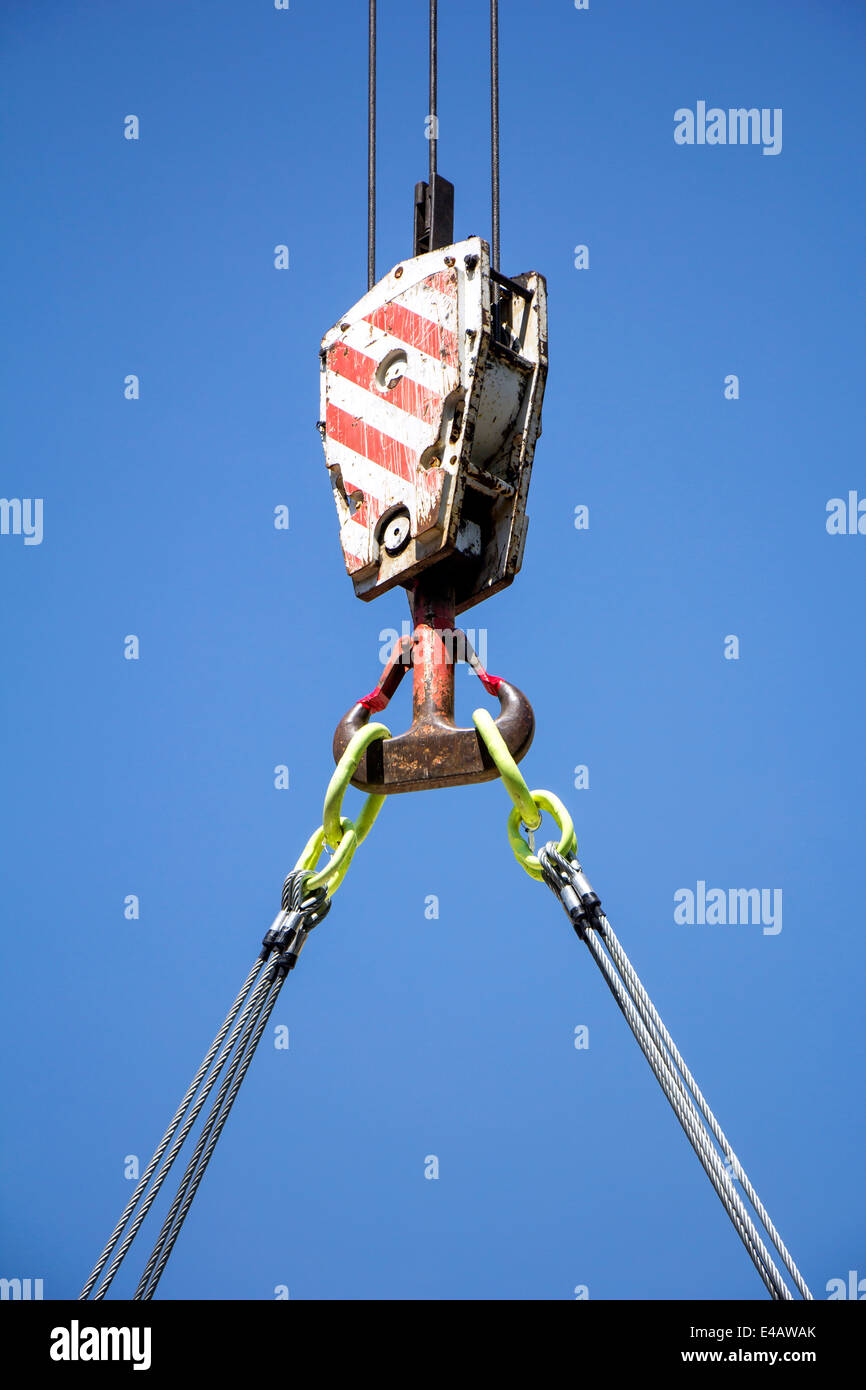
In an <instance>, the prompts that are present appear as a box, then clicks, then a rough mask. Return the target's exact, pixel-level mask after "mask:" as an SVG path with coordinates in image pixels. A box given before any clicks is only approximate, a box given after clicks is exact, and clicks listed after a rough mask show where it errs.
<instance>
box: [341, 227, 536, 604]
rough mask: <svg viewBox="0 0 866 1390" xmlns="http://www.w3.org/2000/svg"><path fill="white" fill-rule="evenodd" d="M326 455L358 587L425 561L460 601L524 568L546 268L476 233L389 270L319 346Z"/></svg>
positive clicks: (377, 587) (376, 589)
mask: <svg viewBox="0 0 866 1390" xmlns="http://www.w3.org/2000/svg"><path fill="white" fill-rule="evenodd" d="M320 355H321V419H320V422H319V428H320V430H321V433H322V437H323V441H324V446H325V461H326V464H327V467H328V471H329V474H330V478H331V485H332V488H333V492H334V500H335V502H336V506H337V514H338V517H339V522H340V542H341V545H342V548H343V554H344V557H345V561H346V570H347V572H348V574H349V575H350V577H351V579H352V582H353V584H354V587H355V593H356V594H357V596H358V597H359V598H362V599H372V598H376V597H377V596H378V595H379V594H382V593H385V592H386V590H388V589H390V588H392V587H393V586H394V585H395V584H402V585H406V586H409V585H410V584H411V581H413V580H414V579H415V578H416V576H418V575H419V574H420V573H421V572H422V571H424V570H427V569H429V568H430V567H431V566H432V565H439V566H441V567H442V568H441V570H440V571H438V572H437V573H439V574H441V579H442V582H443V583H447V584H448V586H449V587H451V588H453V591H454V597H455V611H456V612H458V613H459V612H461V611H463V610H464V609H466V608H469V607H471V606H472V605H473V604H475V603H479V602H480V601H481V600H482V599H484V598H487V597H489V595H490V594H493V593H496V592H497V590H499V589H502V588H504V587H505V586H506V585H508V584H510V583H511V581H512V579H513V578H514V576H515V574H516V573H517V571H518V570H519V568H520V564H521V560H522V558H523V547H524V542H525V539H526V529H527V524H528V518H527V516H526V498H527V493H528V490H529V479H530V473H531V469H532V459H533V454H534V450H535V441H536V439H537V438H538V436H539V434H540V433H541V402H542V396H543V392H544V381H545V376H546V372H547V296H546V285H545V281H544V277H543V276H541V275H538V274H537V273H536V272H534V271H531V272H529V273H528V274H525V275H519V276H517V277H516V278H515V279H513V280H509V279H507V278H506V277H505V276H503V275H499V274H498V272H496V271H495V270H492V269H491V266H490V252H489V249H488V246H487V243H486V242H485V241H483V240H482V239H481V238H480V237H470V238H468V239H467V240H466V241H460V242H456V243H455V244H453V245H450V246H445V247H442V248H440V249H438V250H434V251H430V252H427V253H426V254H424V255H420V256H416V257H414V258H412V259H410V260H406V261H403V262H401V264H400V265H398V266H395V268H394V269H393V270H392V271H391V272H390V273H389V274H388V275H386V276H385V277H384V278H383V279H382V280H380V281H379V283H378V284H377V285H375V286H374V287H373V289H372V290H370V291H369V292H368V293H367V294H366V295H365V296H364V298H363V299H361V300H359V302H358V303H357V304H356V305H355V306H354V307H353V308H352V309H349V310H348V311H347V313H345V314H344V315H343V316H342V317H341V319H340V320H339V322H338V323H337V324H335V326H334V327H333V328H332V329H331V330H330V331H329V332H328V333H326V334H325V337H324V338H323V340H322V346H321V354H320Z"/></svg>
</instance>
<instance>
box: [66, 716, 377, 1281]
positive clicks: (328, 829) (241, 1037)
mask: <svg viewBox="0 0 866 1390" xmlns="http://www.w3.org/2000/svg"><path fill="white" fill-rule="evenodd" d="M388 737H390V733H389V730H388V729H387V727H386V726H385V725H384V724H378V723H377V724H368V725H367V726H366V727H365V728H364V729H362V730H361V731H360V732H359V733H358V734H357V735H356V736H355V737H354V738H353V739H352V741H351V742H350V744H349V746H348V747H347V749H346V751H345V753H344V754H343V756H342V757H341V759H340V761H339V763H338V764H337V767H336V768H335V770H334V773H333V776H332V777H331V780H330V782H329V784H328V788H327V791H326V793H325V801H324V809H323V816H322V825H321V826H319V828H318V830H316V831H314V832H313V834H312V835H311V836H310V838H309V840H308V841H307V844H306V845H305V847H304V849H303V851H302V853H301V856H300V858H299V860H298V862H297V864H296V865H295V867H294V869H292V871H291V872H290V873H289V874H288V875H287V876H286V879H285V882H284V884H283V891H282V895H281V905H280V911H279V912H278V913H277V916H276V917H275V918H274V921H273V923H272V924H271V926H270V928H269V929H268V931H267V932H266V934H265V936H264V938H263V941H262V949H261V951H260V952H259V955H258V957H257V958H256V960H255V962H254V964H253V966H252V968H251V970H250V971H249V973H248V975H247V977H246V979H245V981H244V983H243V985H242V986H241V988H240V991H239V992H238V994H237V996H236V998H235V1001H234V1003H233V1004H232V1006H231V1008H230V1010H229V1012H228V1014H227V1016H226V1018H225V1020H224V1022H223V1024H222V1027H221V1028H220V1030H219V1032H218V1033H217V1035H216V1037H215V1038H214V1040H213V1042H212V1043H211V1045H210V1047H209V1048H208V1051H207V1053H206V1054H205V1057H204V1060H203V1061H202V1063H201V1065H200V1067H199V1069H198V1071H197V1072H196V1074H195V1076H194V1077H193V1080H192V1081H191V1083H190V1085H189V1087H188V1088H187V1090H186V1093H185V1095H184V1097H183V1100H182V1101H181V1103H180V1105H179V1107H178V1109H177V1111H176V1112H175V1115H174V1118H173V1119H172V1121H171V1124H170V1125H169V1127H168V1129H167V1130H166V1132H165V1134H164V1135H163V1137H162V1139H161V1140H160V1142H159V1144H158V1146H157V1148H156V1151H155V1152H154V1155H153V1157H152V1158H151V1160H150V1162H149V1163H148V1165H147V1168H146V1170H145V1172H144V1174H143V1175H142V1177H141V1179H140V1180H139V1182H138V1184H137V1185H136V1188H135V1191H134V1192H133V1194H132V1197H131V1198H130V1200H129V1202H128V1203H127V1205H126V1207H125V1208H124V1210H123V1213H122V1215H121V1217H120V1220H119V1221H118V1223H117V1225H116V1226H115V1228H114V1230H113V1231H112V1233H111V1235H110V1237H109V1239H108V1242H107V1244H106V1246H105V1248H104V1249H103V1251H102V1253H101V1255H100V1257H99V1259H98V1260H97V1262H96V1265H95V1266H94V1268H93V1271H92V1272H91V1274H90V1277H89V1279H88V1280H87V1283H86V1284H85V1286H84V1288H83V1289H82V1291H81V1294H80V1295H79V1299H80V1300H86V1299H89V1298H90V1297H91V1296H92V1297H93V1299H94V1301H100V1300H101V1299H103V1298H104V1297H105V1295H106V1293H107V1291H108V1289H109V1287H110V1285H111V1283H112V1281H113V1280H114V1277H115V1275H116V1274H117V1272H118V1270H119V1268H120V1266H121V1264H122V1262H123V1260H124V1259H125V1258H126V1256H127V1254H128V1252H129V1250H130V1247H131V1246H132V1243H133V1241H134V1240H135V1238H136V1236H137V1234H138V1232H139V1230H140V1229H141V1226H142V1224H143V1222H144V1220H145V1218H146V1217H147V1215H148V1212H149V1211H150V1209H151V1207H152V1206H153V1203H154V1201H155V1200H156V1197H157V1196H158V1194H159V1192H160V1190H161V1188H162V1186H163V1184H164V1182H165V1179H166V1178H167V1176H168V1174H169V1172H170V1171H171V1168H172V1167H173V1165H174V1162H175V1159H176V1158H177V1157H178V1155H179V1153H180V1151H181V1149H182V1148H183V1145H184V1143H185V1142H186V1140H187V1138H188V1137H189V1135H190V1133H191V1131H192V1128H193V1126H194V1125H195V1122H196V1120H197V1119H198V1117H199V1115H200V1114H201V1111H202V1109H203V1108H204V1105H205V1102H206V1101H207V1099H208V1097H209V1096H210V1094H211V1092H212V1090H213V1088H214V1086H215V1085H216V1083H217V1081H218V1080H219V1078H220V1076H221V1075H223V1073H224V1077H223V1081H222V1085H221V1086H220V1089H219V1091H218V1092H217V1095H216V1098H215V1099H214V1101H213V1103H212V1105H211V1108H210V1111H209V1112H208V1114H207V1116H206V1118H205V1120H204V1122H203V1124H202V1127H201V1130H200V1132H199V1136H198V1140H197V1142H196V1145H195V1148H194V1150H193V1154H192V1157H191V1158H190V1160H189V1162H188V1164H187V1167H186V1169H185V1171H184V1173H183V1176H182V1177H181V1179H180V1182H179V1185H178V1188H177V1190H176V1193H175V1197H174V1200H173V1202H172V1204H171V1207H170V1208H169V1211H168V1214H167V1216H166V1218H165V1220H164V1222H163V1224H162V1227H161V1229H160V1232H159V1235H158V1237H157V1239H156V1243H155V1245H154V1247H153V1250H152V1252H151V1254H150V1257H149V1259H148V1261H147V1263H146V1265H145V1268H144V1271H143V1273H142V1275H141V1278H140V1279H139V1282H138V1286H137V1288H136V1291H135V1293H134V1295H133V1298H134V1299H138V1300H149V1299H151V1298H152V1297H153V1294H154V1292H155V1290H156V1287H157V1285H158V1283H159V1281H160V1279H161V1277H162V1274H163V1271H164V1269H165V1267H166V1264H167V1262H168V1259H169V1256H170V1255H171V1252H172V1250H173V1249H174V1246H175V1242H176V1241H177V1238H178V1236H179V1235H180V1232H181V1229H182V1227H183V1224H184V1221H185V1220H186V1217H187V1214H188V1212H189V1209H190V1206H191V1204H192V1200H193V1198H194V1196H195V1194H196V1192H197V1191H198V1188H199V1186H200V1184H201V1182H202V1179H203V1178H204V1175H205V1172H206V1171H207V1167H208V1164H209V1163H210V1160H211V1158H212V1156H213V1152H214V1149H215V1147H216V1144H217V1141H218V1139H219V1137H220V1135H221V1134H222V1131H223V1128H224V1126H225V1123H226V1121H227V1119H228V1116H229V1114H230V1112H231V1109H232V1106H233V1105H234V1102H235V1099H236V1098H237V1094H238V1091H239V1090H240V1087H241V1083H242V1082H243V1080H244V1077H245V1076H246V1074H247V1071H248V1070H249V1067H250V1064H251V1062H252V1059H253V1056H254V1054H255V1051H256V1048H257V1046H258V1044H259V1041H260V1039H261V1036H262V1033H263V1032H264V1029H265V1027H266V1026H267V1023H268V1020H269V1018H270V1017H271V1014H272V1012H273V1009H274V1006H275V1004H276V1002H277V999H278V997H279V994H280V991H281V989H282V987H283V984H284V982H285V979H286V976H287V975H288V974H289V972H290V971H291V970H292V969H294V967H295V965H296V964H297V960H298V957H299V955H300V953H301V949H302V948H303V945H304V943H305V941H306V939H307V937H308V936H309V934H310V932H311V931H312V930H313V928H314V927H316V926H318V924H319V923H320V922H321V921H322V920H323V919H324V918H325V917H326V916H327V913H328V911H329V910H330V906H331V899H332V897H333V894H334V893H335V892H336V891H337V889H338V888H339V886H340V884H341V883H342V881H343V878H344V877H345V874H346V872H347V870H348V867H349V864H350V863H351V861H352V858H353V856H354V854H355V851H356V849H357V847H358V845H359V844H361V843H362V841H363V840H364V839H365V838H366V836H367V834H368V833H369V831H370V829H371V827H372V825H373V822H374V821H375V819H376V816H377V815H378V813H379V811H380V809H381V807H382V805H383V803H384V800H385V798H384V797H383V796H368V797H366V799H365V801H364V804H363V806H362V808H361V811H360V814H359V815H358V817H357V820H354V821H352V820H349V819H348V818H347V817H346V816H344V815H343V814H342V802H343V797H344V794H345V792H346V789H347V787H348V785H349V783H350V781H351V779H352V776H353V774H354V772H355V770H356V768H357V766H358V763H359V761H360V759H361V757H362V756H363V754H364V751H365V749H366V748H368V747H369V745H370V744H371V743H373V742H374V741H375V740H377V739H382V738H388ZM325 849H328V850H330V851H331V854H330V858H329V859H328V862H327V863H326V864H325V865H324V867H323V868H321V869H318V868H317V864H318V860H319V858H320V857H321V854H322V852H323V850H325ZM199 1088H201V1089H199ZM184 1117H186V1118H184ZM172 1141H173V1142H172ZM169 1145H171V1147H170V1148H169ZM130 1221H131V1225H130V1224H129V1223H130ZM127 1226H129V1229H128V1230H127V1229H126V1228H127ZM124 1231H126V1235H125V1236H124V1235H123V1233H124ZM121 1236H123V1240H122V1241H121ZM119 1241H121V1243H120V1245H119V1246H118V1242H119ZM115 1251H116V1253H115ZM112 1254H113V1255H114V1258H113V1259H112V1258H111V1257H112ZM110 1259H111V1264H110V1265H109V1267H108V1269H107V1270H106V1268H105V1267H106V1265H107V1264H108V1261H109V1260H110ZM103 1271H105V1273H104V1275H103ZM101 1275H102V1276H103V1277H102V1282H101V1283H99V1279H100V1276H101ZM97 1284H98V1287H97ZM94 1290H95V1292H94Z"/></svg>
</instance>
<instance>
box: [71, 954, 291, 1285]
mask: <svg viewBox="0 0 866 1390" xmlns="http://www.w3.org/2000/svg"><path fill="white" fill-rule="evenodd" d="M268 986H269V980H268V978H267V977H265V978H263V979H260V980H258V982H257V983H256V986H255V988H254V989H253V992H252V994H251V995H250V997H249V999H248V1000H247V1002H246V1005H245V1006H244V1010H243V1013H242V1014H241V1016H240V1018H239V1019H238V1021H237V1023H236V1024H235V1026H234V1028H233V1029H232V1032H231V1035H230V1036H229V1040H228V1042H227V1043H226V1044H225V1046H224V1047H223V1049H222V1051H221V1052H220V1055H219V1056H218V1057H217V1059H216V1061H215V1062H214V1064H213V1066H212V1068H211V1070H210V1074H209V1075H208V1077H207V1080H206V1082H205V1085H204V1087H203V1089H202V1091H201V1094H200V1095H199V1096H198V1097H197V1099H196V1102H195V1105H194V1106H193V1108H192V1110H191V1111H190V1112H189V1114H188V1115H187V1117H186V1119H185V1120H184V1123H183V1128H182V1129H181V1131H180V1134H179V1135H178V1136H177V1138H176V1139H175V1141H174V1143H173V1144H172V1146H171V1149H170V1150H169V1153H168V1156H167V1158H165V1159H164V1161H163V1164H162V1167H161V1168H160V1169H159V1171H158V1173H157V1174H156V1177H155V1179H154V1183H153V1186H152V1187H151V1189H150V1191H149V1192H148V1194H147V1196H146V1197H145V1199H144V1201H143V1203H142V1204H141V1207H140V1208H139V1210H138V1212H137V1213H136V1216H135V1220H134V1221H133V1223H132V1225H131V1226H130V1228H129V1230H128V1232H127V1234H126V1236H125V1238H124V1241H123V1244H122V1245H121V1247H120V1249H119V1250H118V1252H117V1254H116V1255H115V1257H114V1259H113V1261H112V1263H111V1265H110V1267H109V1269H108V1273H107V1274H106V1276H105V1278H104V1279H103V1281H102V1284H101V1285H100V1287H99V1288H98V1289H97V1290H96V1293H95V1294H94V1295H93V1297H94V1300H96V1301H98V1300H101V1299H103V1298H104V1297H105V1294H106V1292H107V1290H108V1286H109V1284H110V1283H111V1281H112V1279H113V1278H114V1276H115V1274H116V1273H117V1271H118V1269H119V1267H120V1263H121V1261H122V1260H123V1259H124V1257H125V1256H126V1253H127V1251H128V1250H129V1247H130V1246H131V1245H132V1242H133V1241H134V1240H135V1237H136V1235H137V1234H138V1232H139V1230H140V1228H141V1225H142V1222H143V1221H144V1219H145V1217H146V1216H147V1213H148V1212H149V1211H150V1208H151V1207H152V1206H153V1203H154V1201H155V1200H156V1197H157V1195H158V1194H159V1191H160V1188H161V1187H162V1184H163V1183H164V1182H165V1179H166V1178H167V1177H168V1174H169V1172H170V1171H171V1169H172V1167H173V1166H174V1161H175V1159H176V1158H177V1156H178V1154H179V1153H180V1151H181V1149H182V1148H183V1146H184V1144H185V1143H186V1140H187V1137H188V1135H189V1133H190V1130H191V1129H192V1127H193V1125H194V1124H195V1122H196V1120H197V1119H198V1116H199V1114H200V1113H201V1110H202V1108H203V1106H204V1103H205V1101H206V1100H207V1098H208V1096H209V1095H210V1093H211V1091H212V1090H213V1088H214V1086H215V1085H216V1082H217V1079H218V1078H219V1075H220V1072H221V1071H222V1069H223V1067H224V1066H225V1064H226V1062H227V1061H228V1059H229V1058H230V1057H231V1056H232V1054H233V1053H234V1051H235V1048H236V1045H237V1043H238V1040H239V1039H240V1038H243V1037H245V1036H246V1035H247V1032H248V1024H249V1018H250V1014H251V1013H254V1012H255V1011H256V1010H257V1009H258V1006H259V1004H260V1002H261V1000H262V998H263V997H264V994H265V993H266V992H267V989H268Z"/></svg>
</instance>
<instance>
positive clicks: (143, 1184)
mask: <svg viewBox="0 0 866 1390" xmlns="http://www.w3.org/2000/svg"><path fill="white" fill-rule="evenodd" d="M263 963H264V962H263V961H262V958H261V956H259V957H258V958H257V959H256V961H255V963H254V965H253V967H252V969H251V970H250V973H249V974H248V976H247V978H246V980H245V981H244V983H243V985H242V986H241V989H240V992H239V993H238V995H237V998H236V999H235V1002H234V1004H233V1005H232V1007H231V1009H230V1010H229V1013H228V1016H227V1017H226V1019H225V1022H224V1023H223V1026H222V1028H221V1029H220V1031H219V1032H218V1033H217V1035H216V1037H215V1038H214V1040H213V1042H212V1043H211V1045H210V1047H209V1048H208V1051H207V1054H206V1056H205V1058H204V1060H203V1062H202V1064H201V1066H200V1067H199V1069H198V1071H197V1072H196V1074H195V1076H194V1077H193V1079H192V1081H191V1082H190V1085H189V1087H188V1089H187V1092H186V1094H185V1096H184V1098H183V1100H182V1101H181V1103H180V1105H179V1106H178V1108H177V1110H176V1112H175V1115H174V1119H173V1120H172V1122H171V1124H170V1125H169V1127H168V1129H167V1130H166V1132H165V1134H164V1135H163V1137H162V1139H161V1140H160V1142H159V1145H158V1146H157V1149H156V1152H155V1153H154V1155H153V1157H152V1158H151V1160H150V1163H149V1164H148V1166H147V1168H146V1170H145V1172H144V1173H143V1175H142V1177H141V1178H140V1180H139V1182H138V1183H137V1185H136V1188H135V1191H134V1192H133V1194H132V1196H131V1197H130V1199H129V1201H128V1203H127V1205H126V1207H125V1208H124V1210H123V1213H122V1215H121V1217H120V1220H119V1221H118V1223H117V1225H116V1226H115V1228H114V1230H113V1231H112V1233H111V1236H110V1237H109V1240H108V1243H107V1245H106V1246H105V1249H104V1250H103V1252H102V1254H101V1255H100V1257H99V1259H98V1260H97V1262H96V1265H95V1266H94V1268H93V1272H92V1273H91V1275H90V1278H89V1279H88V1281H87V1283H86V1284H85V1286H84V1288H83V1289H82V1291H81V1293H80V1294H79V1296H78V1297H79V1301H81V1300H85V1299H88V1298H89V1297H90V1294H91V1292H92V1291H93V1288H94V1286H95V1284H96V1281H97V1279H98V1278H99V1276H100V1274H101V1273H102V1271H103V1269H104V1268H105V1264H106V1262H107V1260H108V1258H109V1256H110V1255H111V1252H112V1251H113V1249H114V1247H115V1246H116V1244H117V1242H118V1240H119V1239H120V1236H121V1234H122V1232H123V1229H124V1227H125V1226H126V1223H127V1221H128V1220H129V1218H130V1217H131V1216H132V1214H133V1212H134V1211H135V1209H136V1207H137V1206H138V1204H139V1202H140V1201H141V1199H142V1197H143V1196H144V1192H145V1189H146V1188H147V1185H148V1183H149V1182H150V1180H151V1178H152V1177H153V1175H154V1173H155V1172H156V1169H157V1167H158V1166H159V1163H160V1160H161V1159H162V1156H163V1154H164V1153H165V1151H166V1149H167V1148H168V1145H169V1144H170V1143H171V1141H172V1139H173V1138H174V1135H175V1132H176V1130H177V1127H178V1125H179V1124H180V1122H181V1120H182V1119H183V1117H184V1115H185V1114H186V1111H187V1110H188V1108H189V1106H190V1103H191V1102H192V1099H193V1096H194V1095H195V1093H196V1091H197V1090H198V1088H199V1086H200V1084H201V1082H202V1080H203V1079H204V1077H205V1076H206V1075H207V1073H208V1071H209V1070H210V1067H211V1063H212V1062H213V1059H214V1057H215V1056H216V1053H217V1051H218V1050H219V1048H220V1047H221V1045H222V1042H223V1040H224V1038H225V1036H226V1034H227V1033H228V1031H229V1028H230V1027H231V1025H232V1024H233V1023H234V1020H235V1018H236V1016H237V1014H238V1012H239V1010H240V1007H241V1005H242V1004H243V1002H244V1000H245V999H246V997H247V994H248V993H249V990H250V988H251V987H252V984H253V981H254V980H255V979H256V977H257V976H258V975H259V973H260V971H261V969H262V965H263ZM217 1071H219V1066H218V1067H217ZM211 1084H213V1083H211ZM205 1094H207V1093H205ZM172 1162H173V1159H172V1158H169V1160H168V1163H167V1164H166V1166H165V1168H164V1169H163V1170H162V1173H161V1174H160V1175H159V1177H158V1179H157V1183H156V1188H155V1190H152V1192H151V1194H150V1197H149V1200H148V1202H147V1204H146V1206H145V1208H144V1210H143V1211H142V1212H140V1213H139V1215H138V1217H137V1219H136V1222H135V1224H134V1225H133V1227H132V1229H131V1230H130V1232H129V1234H128V1235H127V1237H126V1239H125V1241H124V1243H123V1245H122V1246H121V1248H120V1250H119V1251H118V1253H117V1255H116V1256H115V1259H114V1262H113V1264H112V1266H111V1269H110V1270H109V1272H108V1274H107V1275H106V1277H105V1280H104V1281H103V1284H102V1287H101V1289H100V1290H99V1292H98V1293H97V1295H96V1297H97V1298H102V1297H103V1296H104V1294H105V1291H106V1289H107V1288H108V1286H109V1284H110V1283H111V1281H112V1279H113V1278H114V1275H115V1274H116V1273H117V1270H118V1268H119V1266H120V1262H121V1260H122V1259H123V1257H124V1255H125V1254H126V1252H127V1250H128V1249H129V1247H130V1245H131V1244H132V1241H133V1240H134V1238H135V1235H136V1232H137V1231H138V1229H139V1227H140V1225H141V1222H142V1221H143V1220H144V1217H145V1215H146V1214H147V1210H148V1208H149V1207H150V1204H151V1203H152V1201H153V1198H154V1197H155V1196H156V1193H157V1192H158V1191H159V1188H160V1187H161V1186H162V1183H163V1180H164V1178H165V1176H166V1174H167V1172H168V1169H169V1168H170V1167H171V1164H172Z"/></svg>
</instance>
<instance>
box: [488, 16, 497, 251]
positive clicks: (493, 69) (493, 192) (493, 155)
mask: <svg viewBox="0 0 866 1390" xmlns="http://www.w3.org/2000/svg"><path fill="white" fill-rule="evenodd" d="M490 202H491V210H490V222H491V227H490V264H491V265H492V267H493V269H494V270H499V0H490Z"/></svg>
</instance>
